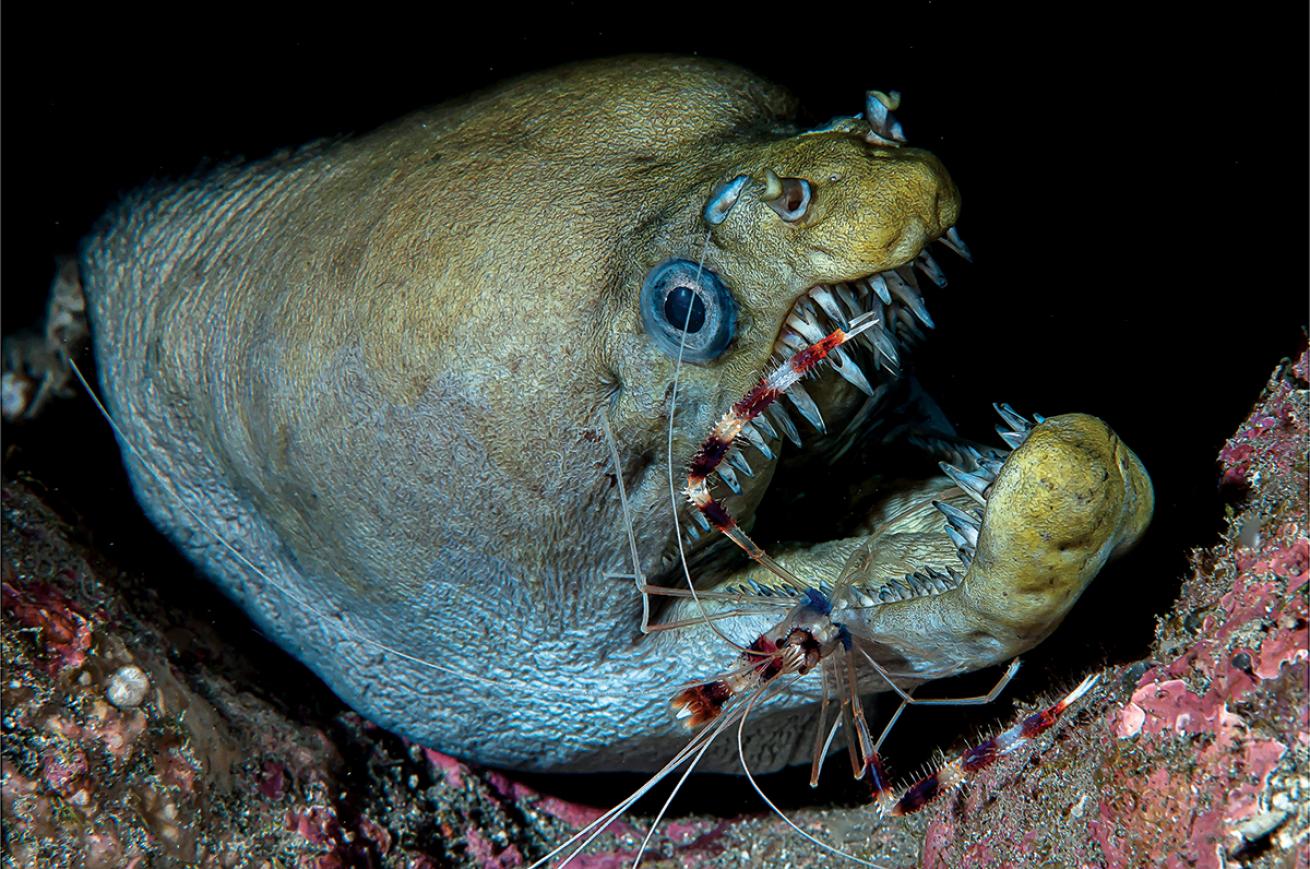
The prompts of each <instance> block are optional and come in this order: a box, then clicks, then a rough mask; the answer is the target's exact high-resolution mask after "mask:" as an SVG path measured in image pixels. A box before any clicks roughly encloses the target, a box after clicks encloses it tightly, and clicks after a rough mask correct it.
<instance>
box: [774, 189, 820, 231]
mask: <svg viewBox="0 0 1310 869" xmlns="http://www.w3.org/2000/svg"><path fill="white" fill-rule="evenodd" d="M777 180H778V183H779V185H781V187H782V192H780V193H779V194H778V195H777V196H776V197H774V198H773V199H770V200H769V201H768V203H767V204H768V206H769V207H770V208H772V209H773V210H774V211H776V212H778V216H779V217H781V218H782V219H783V220H785V221H787V222H788V223H795V222H796V221H798V220H800V219H801V218H802V217H804V216H805V212H807V211H809V210H810V203H811V202H813V201H814V191H813V188H812V187H811V186H810V182H808V181H806V180H805V179H804V178H779V179H777ZM770 186H772V185H770Z"/></svg>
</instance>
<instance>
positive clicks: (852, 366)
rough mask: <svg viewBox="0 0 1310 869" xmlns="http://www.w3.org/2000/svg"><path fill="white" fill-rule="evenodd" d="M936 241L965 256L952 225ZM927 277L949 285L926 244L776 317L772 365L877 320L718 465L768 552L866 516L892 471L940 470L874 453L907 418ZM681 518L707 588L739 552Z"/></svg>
mask: <svg viewBox="0 0 1310 869" xmlns="http://www.w3.org/2000/svg"><path fill="white" fill-rule="evenodd" d="M938 241H939V242H940V243H941V244H943V245H944V246H945V247H947V248H948V249H950V250H952V251H953V252H955V253H956V254H957V255H959V256H960V257H962V258H964V259H968V258H969V252H968V248H967V247H965V245H964V243H963V242H962V241H961V240H960V238H959V236H958V234H957V233H956V231H955V229H954V228H951V229H950V230H948V231H947V233H946V234H945V235H944V236H943V237H942V238H940V239H938ZM925 283H930V284H932V285H934V286H935V287H938V288H941V287H945V286H946V283H947V279H946V274H945V272H944V271H943V269H942V268H941V266H940V265H939V264H938V263H937V261H936V260H935V259H934V258H933V256H932V255H931V254H930V253H929V252H927V251H926V250H925V251H921V252H920V253H919V254H918V255H917V256H916V257H915V258H914V259H913V260H911V261H910V262H907V263H905V264H903V265H900V266H897V267H894V268H891V269H887V270H885V271H881V272H876V273H873V274H870V275H866V276H864V277H861V278H857V279H853V280H847V281H838V282H833V283H826V284H818V285H816V286H813V287H811V288H809V289H808V290H807V291H806V292H804V293H802V294H801V295H800V296H799V297H798V298H797V299H796V301H795V302H794V303H793V304H792V307H791V309H790V310H789V311H788V312H787V314H786V316H785V317H784V318H783V322H782V325H781V327H780V328H779V331H778V335H777V337H776V338H775V340H774V344H773V357H774V362H776V363H781V362H783V361H786V360H788V359H790V358H791V357H792V356H794V355H795V354H797V353H798V352H801V351H803V350H805V348H807V347H809V346H810V345H812V344H814V343H816V342H818V341H820V340H822V339H823V338H824V336H826V335H828V334H830V333H831V332H833V330H834V329H848V328H849V327H850V325H851V323H852V321H855V320H858V319H859V318H861V317H868V316H872V317H873V318H874V319H876V321H877V323H876V325H874V326H872V327H870V328H867V329H865V330H864V331H863V332H862V333H861V334H860V335H859V336H858V337H857V338H856V339H855V340H854V341H853V342H851V343H848V344H846V345H844V346H842V347H838V348H836V349H835V350H834V351H833V352H832V353H831V354H830V356H829V362H830V365H829V366H825V368H827V367H831V368H832V371H831V372H829V371H823V370H821V371H820V373H819V375H818V376H817V377H816V378H813V379H811V380H810V381H809V382H808V383H804V384H801V383H797V384H795V385H793V386H791V387H790V388H789V389H788V390H787V391H786V393H785V394H784V398H783V399H782V400H779V401H776V402H774V403H773V404H772V405H770V406H769V407H768V408H767V409H766V410H765V412H764V413H762V414H760V415H759V416H758V417H756V419H755V420H754V422H753V423H752V424H750V425H747V426H745V427H744V428H743V430H742V435H741V437H740V438H739V439H738V442H737V444H736V448H735V449H733V450H731V451H730V452H729V453H728V455H727V457H726V461H725V462H724V463H723V464H721V465H720V466H719V468H718V473H717V477H718V480H719V481H721V483H722V485H721V487H719V491H718V493H717V497H718V498H719V499H720V500H721V501H722V502H723V504H724V506H725V507H726V508H727V509H728V511H729V512H730V513H732V515H733V516H734V517H735V518H736V519H737V521H738V522H740V523H741V524H742V525H743V526H746V527H749V528H752V529H753V531H752V533H753V535H754V536H755V538H756V539H757V540H758V541H759V542H760V543H761V544H762V545H764V546H765V548H766V549H767V548H768V547H769V546H770V545H771V544H773V543H776V542H778V541H789V542H814V543H818V542H821V541H823V540H830V539H833V538H835V537H841V536H844V535H845V533H846V532H847V531H848V530H849V529H850V528H851V527H852V526H853V525H854V524H857V523H858V521H859V519H860V518H861V517H862V516H863V515H865V511H863V510H862V509H861V508H862V505H865V504H868V503H871V502H872V500H873V499H875V498H876V497H877V496H878V494H879V493H880V492H882V491H885V486H886V485H887V484H888V483H889V482H891V481H892V480H893V479H894V478H896V477H908V476H914V475H918V476H926V475H928V474H929V473H938V472H937V471H936V468H935V466H934V465H932V463H929V462H924V461H922V457H919V464H921V465H922V467H921V468H916V467H913V466H912V465H913V463H912V462H910V463H907V457H905V456H899V455H891V454H889V453H888V451H887V450H883V449H874V447H875V446H882V445H883V443H884V442H885V441H886V440H887V439H888V435H889V434H891V433H892V431H893V430H894V429H895V427H896V421H897V420H900V421H902V422H903V421H904V420H905V418H906V415H905V414H904V413H903V412H902V411H904V410H905V409H906V405H907V404H910V403H912V399H913V397H912V396H910V395H907V384H906V382H905V380H904V378H902V376H901V375H902V367H903V360H904V359H905V357H906V356H907V354H908V351H910V350H911V349H912V348H914V347H916V346H917V345H919V344H921V343H923V341H924V340H925V337H926V330H930V329H933V328H934V326H935V324H934V322H933V319H932V316H931V315H930V314H929V312H928V307H927V304H926V302H925V300H924V286H925ZM797 416H799V420H798V419H797V418H796V417H797ZM895 452H896V450H894V449H893V450H891V451H890V453H895ZM757 504H758V506H756V505H757ZM682 517H683V521H682V522H681V527H682V533H683V543H684V546H683V548H684V550H685V551H686V553H687V555H688V559H689V566H690V567H691V568H692V571H693V574H692V575H693V576H696V577H697V578H698V585H702V584H703V585H704V587H706V588H711V587H714V586H715V585H716V584H717V583H718V579H717V577H718V576H720V575H722V574H723V573H724V572H725V569H726V568H728V566H729V565H730V564H732V563H733V559H735V558H736V557H737V553H736V550H735V547H733V546H732V545H731V544H730V543H728V541H726V540H724V539H723V538H722V537H721V536H720V535H718V534H717V533H714V532H713V531H712V529H711V526H710V524H709V522H708V521H707V520H706V517H705V516H704V515H703V514H702V513H701V512H700V511H698V510H696V509H686V510H684V511H683V513H682ZM723 544H727V545H723ZM670 560H672V559H670ZM669 566H672V565H669Z"/></svg>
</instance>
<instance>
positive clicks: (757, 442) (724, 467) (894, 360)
mask: <svg viewBox="0 0 1310 869" xmlns="http://www.w3.org/2000/svg"><path fill="white" fill-rule="evenodd" d="M938 241H939V242H940V243H941V244H943V245H944V246H945V247H947V248H948V249H949V250H951V251H954V252H955V253H956V254H957V255H958V256H960V257H962V258H964V259H965V260H971V259H972V255H971V254H970V253H969V249H968V247H967V246H966V245H965V244H964V242H963V241H962V240H961V239H960V236H959V233H958V232H956V230H955V227H951V228H950V229H949V230H947V232H946V234H945V235H944V236H942V237H941V238H939V239H938ZM916 268H917V269H918V270H919V271H921V272H922V273H923V274H924V275H926V276H927V277H928V279H929V280H931V281H932V282H933V283H934V284H936V285H937V286H938V287H944V286H946V273H945V272H943V271H942V267H941V266H940V265H938V264H937V261H936V260H935V259H933V257H932V254H930V253H928V252H927V251H926V250H925V251H923V252H922V253H920V254H919V256H918V257H917V258H915V260H914V261H913V263H911V264H907V265H904V266H901V267H899V268H896V269H891V270H889V271H886V272H880V273H879V274H876V275H872V276H870V277H868V278H862V279H860V280H856V281H850V282H846V283H838V284H832V285H825V284H820V285H819V286H816V287H814V288H813V289H812V290H810V291H809V293H808V294H807V295H806V296H805V297H803V298H802V299H801V300H800V301H798V302H797V303H796V305H794V306H793V308H792V310H791V313H789V314H788V316H787V322H786V325H785V326H783V328H782V331H781V333H780V335H779V337H778V339H777V340H776V341H775V342H774V345H773V350H774V353H775V354H776V355H777V356H778V357H779V359H788V358H790V357H792V356H794V355H795V354H796V353H798V352H799V351H801V350H804V349H805V348H806V347H809V346H810V345H811V344H814V343H815V342H817V341H821V340H822V339H823V338H824V337H825V336H826V335H828V334H830V333H831V332H832V330H833V329H834V328H837V327H841V328H848V327H849V325H850V322H851V320H854V319H855V318H857V317H859V316H861V315H863V314H866V313H870V312H872V313H873V314H874V316H875V317H877V318H878V320H879V323H878V325H876V326H874V327H873V328H871V329H869V330H868V331H866V332H864V334H863V335H861V336H860V337H861V338H862V339H864V340H865V341H867V342H868V344H869V345H870V346H871V347H872V348H873V351H874V354H875V358H876V359H877V360H878V362H879V364H881V366H882V367H883V368H885V369H886V370H887V372H888V373H889V375H890V376H891V377H893V378H894V377H896V376H897V375H898V374H899V372H900V354H899V352H898V349H897V347H898V338H899V343H900V344H901V345H906V344H914V343H918V342H919V341H922V340H923V333H922V332H921V331H920V330H919V329H918V327H917V326H915V324H914V322H913V320H912V319H911V318H910V317H907V316H905V313H904V311H905V310H906V309H908V310H909V311H910V312H911V313H913V315H914V317H916V318H918V320H919V322H921V323H922V324H923V325H924V326H926V327H927V328H929V329H932V328H934V325H935V324H934V323H933V320H932V317H931V316H930V315H929V314H928V308H927V306H926V305H925V304H924V302H923V296H922V294H921V293H920V289H919V280H918V277H917V276H916V275H915V269H916ZM857 340H858V339H857ZM831 358H832V367H833V368H834V369H835V370H836V371H837V373H838V374H839V375H841V376H842V377H843V378H845V379H846V380H847V381H848V382H849V383H851V384H853V385H854V386H855V387H856V388H858V389H859V390H860V391H861V392H863V393H864V394H865V395H868V396H869V397H870V398H873V397H875V395H876V393H875V390H874V387H873V386H872V385H871V384H870V383H869V380H868V378H867V377H866V376H865V374H864V370H863V369H862V368H861V367H860V366H859V364H858V363H857V362H856V361H855V360H854V359H853V358H851V354H850V353H848V352H847V351H846V350H845V349H843V348H840V347H839V348H837V349H836V350H835V351H833V353H832V355H831ZM786 397H787V400H788V401H790V402H791V404H792V407H794V408H795V409H796V411H797V412H798V413H799V414H800V415H801V416H802V417H803V418H804V419H805V420H806V421H807V422H809V424H810V425H812V426H814V428H815V429H816V430H817V431H819V432H821V433H826V432H827V426H826V424H825V423H824V420H823V414H822V413H820V411H819V406H818V404H817V403H816V402H815V401H814V399H813V398H812V397H811V396H810V394H809V393H808V392H806V391H805V387H804V386H802V385H801V384H799V383H797V384H795V385H793V386H792V387H791V388H790V389H788V390H787V392H786ZM742 435H743V438H744V440H745V441H746V442H747V443H749V444H750V445H751V446H753V447H754V448H755V449H756V450H758V451H759V452H760V454H761V455H762V456H763V457H764V460H765V461H772V460H773V457H774V453H773V450H772V449H770V448H769V442H770V441H775V440H778V439H779V438H780V437H783V436H785V437H786V438H787V440H789V441H791V442H792V444H793V445H794V446H796V447H797V448H798V449H799V448H800V447H801V435H800V430H799V429H798V428H797V427H796V422H795V421H794V420H793V419H792V418H791V415H790V414H789V413H788V412H787V409H786V408H785V407H783V405H782V403H781V402H774V403H773V404H771V405H770V406H769V407H768V408H767V409H766V410H765V412H764V413H763V414H760V415H759V416H758V417H756V418H755V421H754V422H753V423H751V424H748V425H746V426H744V427H743V428H742ZM717 474H718V477H719V478H720V479H721V480H722V481H723V483H724V485H725V486H727V487H728V489H729V490H730V491H731V492H732V493H733V494H737V495H740V494H741V492H742V486H741V480H740V478H739V477H738V474H742V475H744V476H747V477H751V476H754V475H755V472H754V470H753V469H752V468H751V466H750V463H749V462H748V461H747V459H746V457H745V455H743V453H742V449H740V448H736V447H734V448H733V449H732V450H731V452H729V453H728V455H727V458H726V463H725V464H721V465H719V467H718V469H717ZM689 512H690V514H691V518H692V520H693V521H692V522H688V523H687V525H686V537H687V539H688V540H690V541H693V542H694V541H696V540H699V539H700V537H701V534H702V533H704V532H708V531H709V530H710V524H709V521H708V520H707V519H706V518H705V517H704V516H703V515H701V513H700V511H699V510H691V511H689Z"/></svg>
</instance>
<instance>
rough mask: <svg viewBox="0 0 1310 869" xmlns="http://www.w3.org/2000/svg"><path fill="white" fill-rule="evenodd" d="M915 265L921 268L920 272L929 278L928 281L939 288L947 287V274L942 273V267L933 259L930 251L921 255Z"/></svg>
mask: <svg viewBox="0 0 1310 869" xmlns="http://www.w3.org/2000/svg"><path fill="white" fill-rule="evenodd" d="M914 264H915V265H916V266H918V267H919V271H921V272H923V273H924V274H925V275H927V276H928V280H930V281H932V282H933V283H934V284H936V285H937V286H939V287H944V286H946V272H944V271H942V267H941V266H939V265H938V264H937V260H935V259H933V258H932V254H930V253H928V251H926V250H925V251H923V252H922V253H920V254H919V258H918V259H916V260H915V261H914Z"/></svg>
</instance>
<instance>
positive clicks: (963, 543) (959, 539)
mask: <svg viewBox="0 0 1310 869" xmlns="http://www.w3.org/2000/svg"><path fill="white" fill-rule="evenodd" d="M946 536H947V537H949V538H951V542H952V543H954V544H955V548H956V549H962V550H966V551H967V550H969V549H971V548H972V546H971V544H970V543H969V540H968V538H967V537H965V536H964V535H963V534H961V533H960V531H959V529H958V528H956V527H955V526H954V525H947V526H946Z"/></svg>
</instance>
